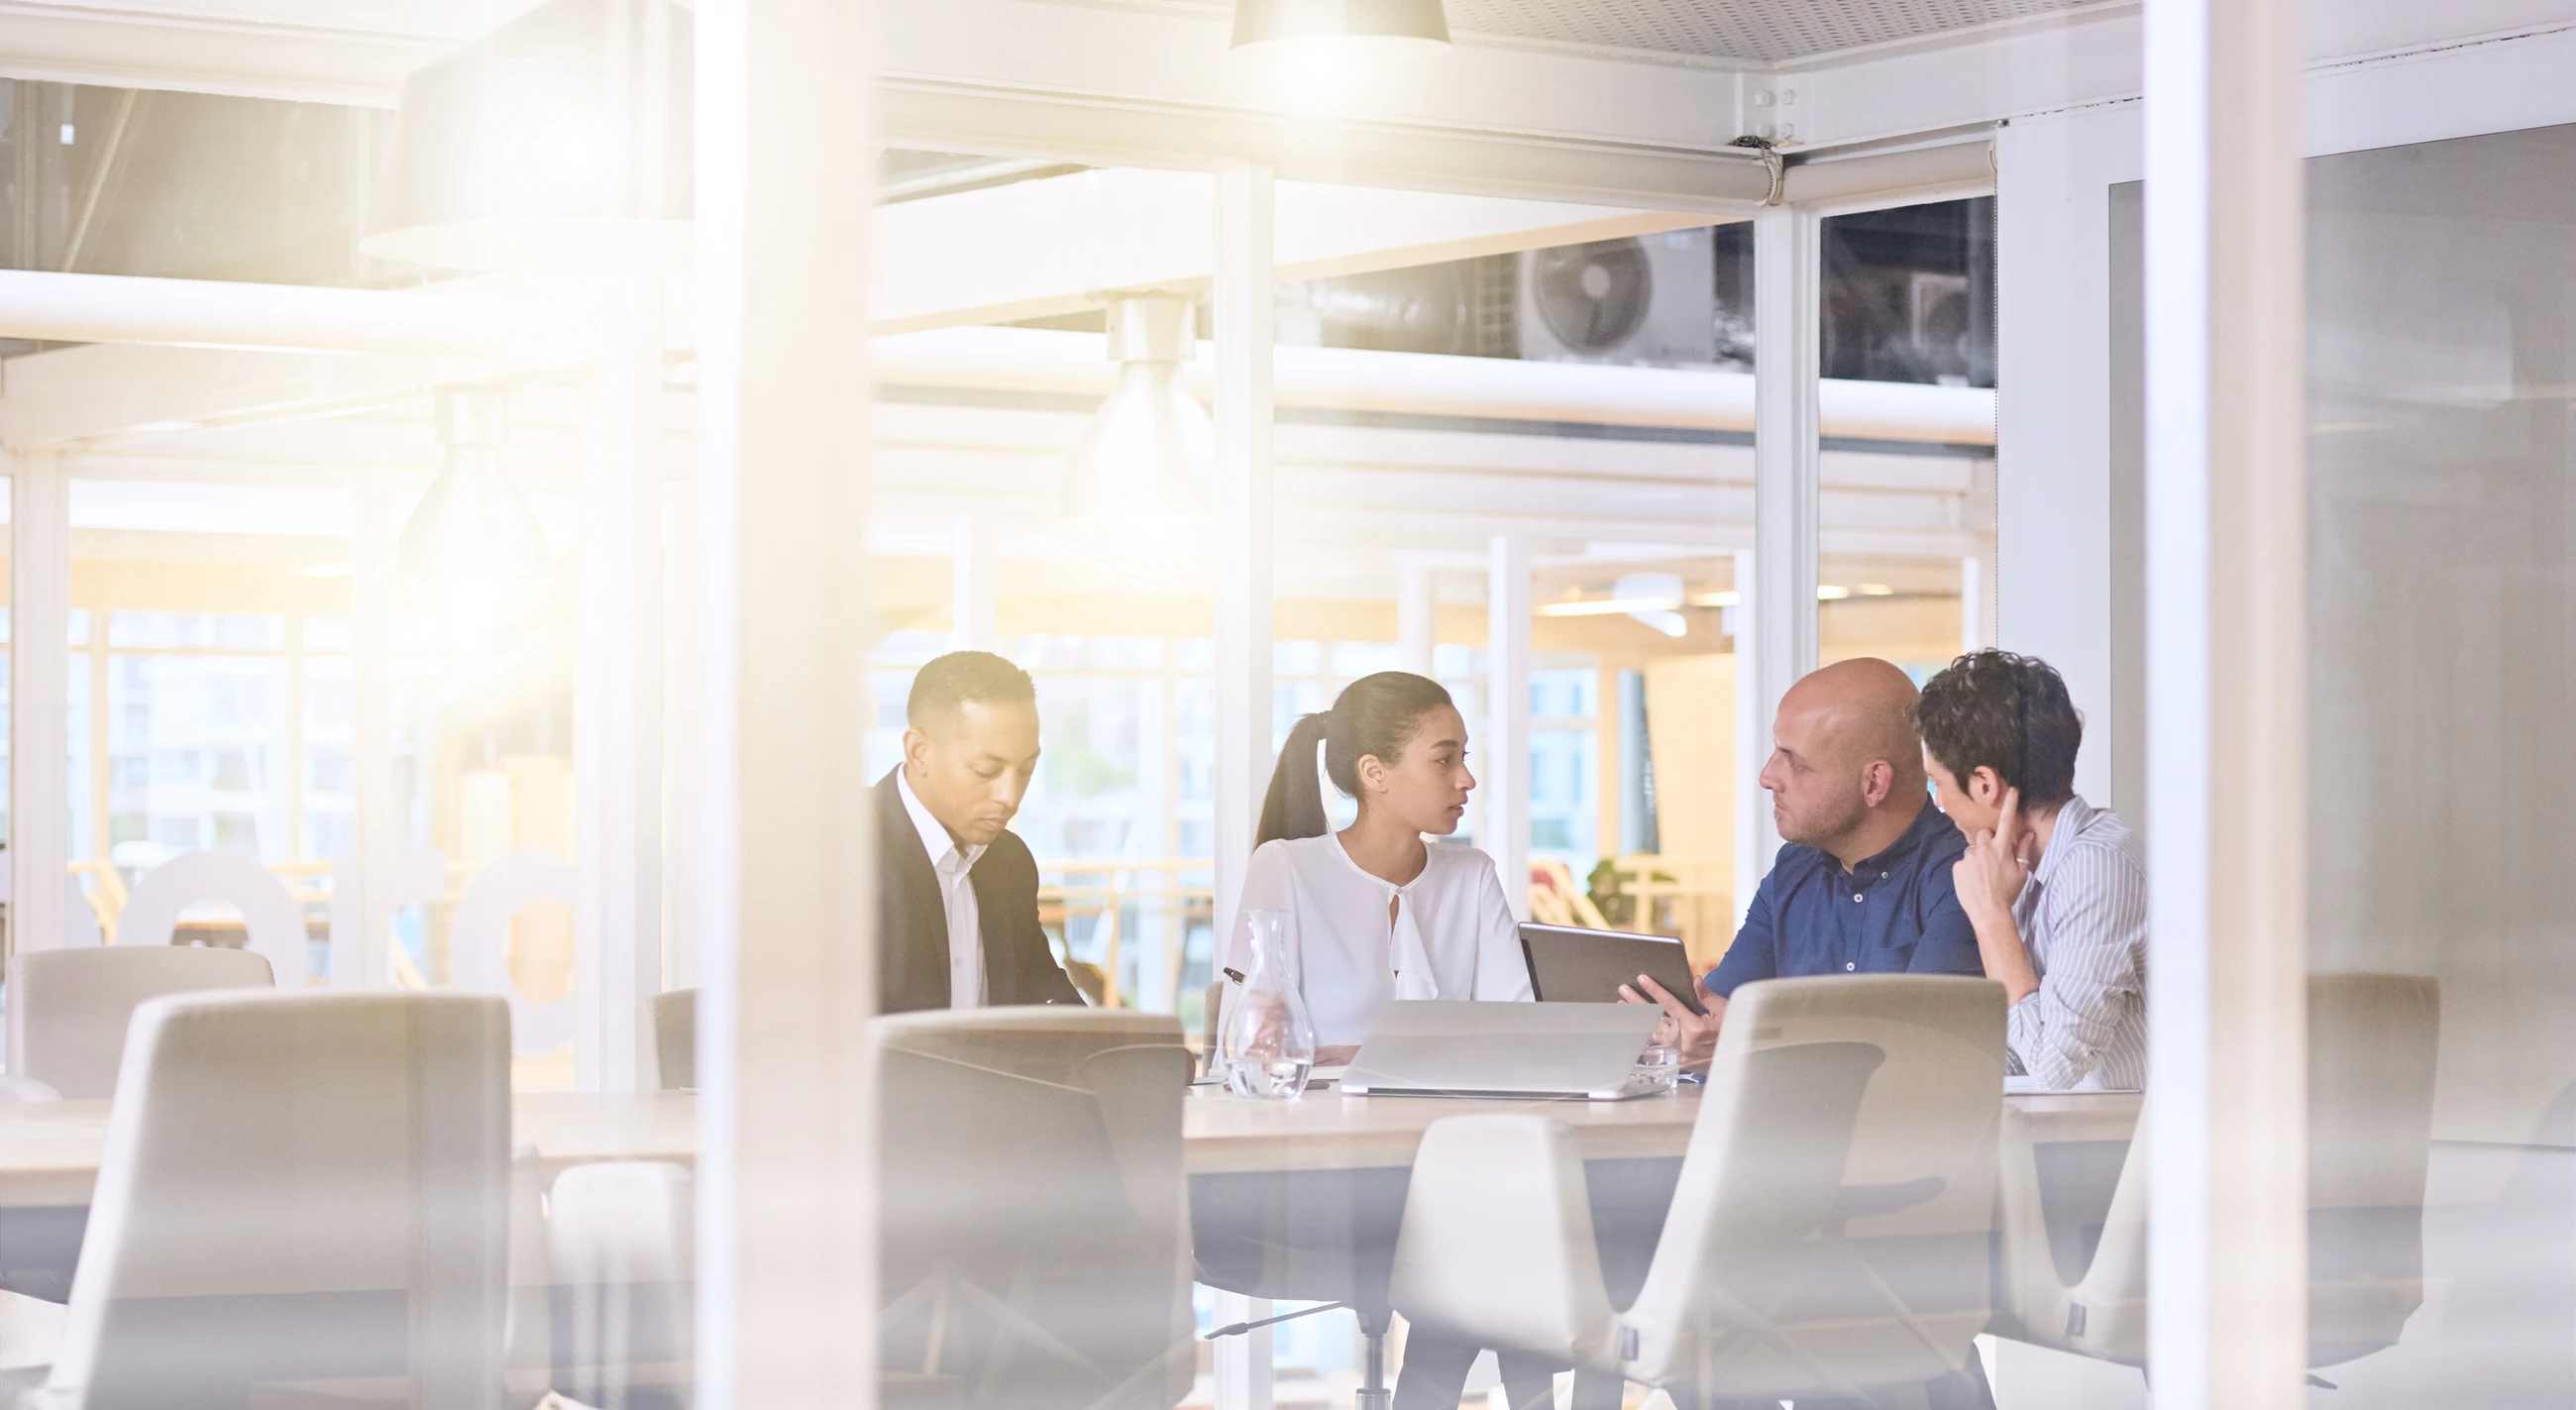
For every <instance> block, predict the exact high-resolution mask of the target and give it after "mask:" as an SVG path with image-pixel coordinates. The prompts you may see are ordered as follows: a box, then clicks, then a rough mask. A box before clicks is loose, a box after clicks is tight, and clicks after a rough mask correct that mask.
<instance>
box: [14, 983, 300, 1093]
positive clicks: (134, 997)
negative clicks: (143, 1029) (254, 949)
mask: <svg viewBox="0 0 2576 1410" xmlns="http://www.w3.org/2000/svg"><path fill="white" fill-rule="evenodd" d="M275 982H276V981H275V979H274V978H273V976H272V975H271V974H270V972H269V967H268V961H267V959H266V958H264V957H262V956H259V955H255V954H252V953H251V952H250V951H248V950H225V949H218V948H214V947H211V946H197V945H110V946H107V947H105V948H103V949H95V950H90V949H82V950H30V951H27V952H25V953H23V954H17V955H12V956H10V957H9V1016H8V1041H9V1071H10V1072H11V1073H12V1074H14V1075H16V1076H20V1077H32V1078H35V1079H36V1080H37V1081H40V1082H43V1083H46V1084H47V1085H49V1086H51V1087H52V1088H53V1089H54V1090H55V1091H57V1092H59V1093H61V1094H62V1095H63V1096H65V1097H67V1098H71V1099H73V1100H76V1101H77V1100H81V1099H84V1098H97V1097H105V1096H110V1095H113V1094H114V1093H115V1091H116V1074H117V1068H118V1065H119V1063H120V1062H121V1060H122V1058H123V1055H124V1052H125V1030H126V1025H127V1023H128V1021H129V1020H131V1019H132V1018H133V1017H134V1009H135V1006H136V1005H138V1004H141V1003H142V1002H144V1001H145V1000H147V999H157V998H159V997H161V996H162V995H164V994H187V993H196V992H199V991H201V990H207V989H267V988H271V987H273V986H274V984H275Z"/></svg>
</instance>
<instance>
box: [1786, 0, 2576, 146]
mask: <svg viewBox="0 0 2576 1410" xmlns="http://www.w3.org/2000/svg"><path fill="white" fill-rule="evenodd" d="M2309 9H2310V14H2309V17H2308V21H2307V29H2306V33H2305V34H2304V36H2303V51H2304V53H2305V55H2306V58H2305V60H2304V64H2303V66H2304V68H2305V69H2306V70H2307V72H2308V73H2309V74H2310V75H2311V77H2312V79H2313V77H2314V76H2315V75H2317V74H2319V73H2320V72H2322V71H2327V70H2340V69H2350V68H2353V67H2356V66H2362V67H2375V66H2380V65H2386V64H2394V63H2403V62H2407V61H2411V60H2413V59H2416V58H2419V57H2421V56H2424V55H2426V54H2429V53H2433V52H2435V51H2444V50H2451V49H2456V48H2459V47H2462V46H2463V45H2464V44H2480V45H2488V44H2513V43H2529V42H2536V41H2542V40H2546V39H2547V38H2549V37H2550V36H2552V35H2554V34H2558V33H2561V32H2563V31H2565V30H2567V29H2569V28H2570V27H2571V24H2576V16H2571V15H2570V14H2569V12H2568V9H2567V6H2566V4H2565V0H2459V3H2456V4H2449V3H2446V4H2441V5H2426V4H2422V3H2420V2H2419V0H2337V3H2335V4H2331V5H2312V6H2310V7H2309ZM2143 42H2144V31H2143V29H2142V27H2141V19H2140V11H2139V7H2138V5H2137V4H2136V3H2134V0H2114V3H2108V4H2093V5H2087V6H2083V7H2081V8H2077V9H2073V10H2069V11H2064V12H2061V13H2059V14H2054V15H2042V16H2034V17H2032V18H2029V19H2021V20H2011V21H2006V22H2003V23H2000V24H1993V25H1982V26H1978V27H1976V28H1974V29H1967V30H1958V31H1953V32H1951V33H1948V34H1943V35H1935V36H1932V37H1929V38H1925V39H1919V40H1910V41H1906V42H1903V43H1898V44H1888V45H1879V46H1875V47H1873V48H1870V49H1861V50H1844V51H1841V52H1838V53H1832V54H1820V55H1817V56H1815V57H1814V58H1810V59H1804V60H1800V61H1798V62H1796V63H1793V64H1786V65H1782V66H1781V68H1782V72H1781V73H1780V74H1778V75H1777V76H1776V77H1767V78H1766V79H1765V80H1764V82H1766V83H1770V84H1773V85H1777V86H1778V88H1779V89H1783V90H1794V91H1795V92H1796V94H1797V100H1796V102H1795V103H1794V104H1792V105H1791V108H1794V110H1795V111H1797V112H1798V113H1799V114H1800V115H1801V116H1800V120H1799V124H1798V141H1799V143H1800V145H1802V146H1805V147H1810V148H1813V147H1836V146H1849V145H1854V144H1862V143H1875V142H1897V141H1904V140H1907V139H1910V138H1915V137H1919V136H1921V135H1923V134H1927V133H1939V132H1949V131H1958V130H1962V129H1970V128H1982V127H1988V126H1991V125H1993V124H1995V123H1997V122H2004V121H2009V120H2012V119H2015V118H2023V117H2032V116H2037V115H2040V114H2043V113H2052V112H2062V111H2065V110H2068V109H2072V108H2083V107H2091V106H2095V105H2098V104H2103V103H2115V102H2125V101H2128V100H2131V99H2134V98H2136V97H2137V96H2138V94H2139V92H2140V91H2141V89H2142V88H2143V86H2144V83H2145V74H2144V71H2143V69H2142V68H2141V67H2140V56H2141V55H2142V54H2143V53H2144V49H2143V48H2142V45H2143ZM2414 101H2416V102H2418V103H2424V104H2430V103H2433V102H2435V101H2437V100H2436V98H2435V96H2434V95H2431V94H2425V95H2422V96H2420V97H2418V98H2416V99H2415V100H2414ZM1774 102H1775V107H1774V108H1773V109H1771V111H1773V112H1774V113H1786V112H1788V111H1790V110H1791V109H1790V108H1778V107H1776V102H1777V96H1776V91H1775V98H1774ZM2400 106H2403V104H2402V103H2401V104H2400Z"/></svg>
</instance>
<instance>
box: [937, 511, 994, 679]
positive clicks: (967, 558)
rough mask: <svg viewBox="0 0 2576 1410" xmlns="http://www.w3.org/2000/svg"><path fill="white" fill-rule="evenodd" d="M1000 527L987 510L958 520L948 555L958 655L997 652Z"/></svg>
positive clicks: (952, 623)
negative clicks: (952, 547) (954, 544)
mask: <svg viewBox="0 0 2576 1410" xmlns="http://www.w3.org/2000/svg"><path fill="white" fill-rule="evenodd" d="M1000 527H1001V526H1000V524H999V523H997V522H996V521H995V519H994V517H993V514H992V513H991V511H989V510H982V509H976V510H969V511H967V512H966V513H963V514H960V515H958V516H957V525H956V547H955V548H954V549H952V550H951V551H950V553H949V560H948V566H949V593H948V609H949V627H948V633H949V638H950V640H951V641H953V642H954V643H955V647H956V649H957V650H959V651H999V650H1001V640H1002V631H1001V627H1000V625H999V622H1000V605H999V603H1000V599H999V596H998V588H999V584H1000V582H1001V559H1000V554H999V553H998V551H997V543H996V541H997V540H998V539H999V538H1000V533H999V530H1000Z"/></svg>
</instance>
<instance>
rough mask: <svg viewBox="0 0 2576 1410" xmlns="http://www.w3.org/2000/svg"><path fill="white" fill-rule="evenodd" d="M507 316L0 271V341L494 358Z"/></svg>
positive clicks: (419, 301) (372, 297) (349, 294)
mask: <svg viewBox="0 0 2576 1410" xmlns="http://www.w3.org/2000/svg"><path fill="white" fill-rule="evenodd" d="M510 328H511V318H510V313H509V310H508V309H507V308H506V307H504V306H503V305H502V304H500V303H499V302H497V301H488V300H483V299H473V298H463V297H459V296H457V295H453V294H436V293H391V292H387V291H384V290H379V289H330V288H320V287H314V286H310V285H301V284H235V283H226V282H223V281H219V280H211V279H146V278H140V277H137V276H132V275H122V274H55V273H49V272H46V271H42V270H26V269H6V270H0V338H33V339H40V340H43V341H46V342H62V343H161V344H168V345H175V346H181V347H206V348H253V349H271V350H291V351H298V352H355V353H395V354H401V355H407V356H416V357H499V356H502V355H503V354H504V352H505V349H506V348H507V346H508V344H509V343H510V341H511V339H510Z"/></svg>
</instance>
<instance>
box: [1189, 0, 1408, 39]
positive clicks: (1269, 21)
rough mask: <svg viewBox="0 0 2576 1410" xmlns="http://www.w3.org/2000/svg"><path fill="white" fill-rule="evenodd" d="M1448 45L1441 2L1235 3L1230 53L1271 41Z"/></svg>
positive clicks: (1287, 0)
mask: <svg viewBox="0 0 2576 1410" xmlns="http://www.w3.org/2000/svg"><path fill="white" fill-rule="evenodd" d="M1308 39H1347V40H1360V41H1395V42H1399V43H1410V44H1412V45H1416V46H1420V47H1426V48H1427V47H1432V46H1437V45H1444V44H1447V43H1448V42H1449V16H1448V13H1447V12H1446V11H1445V10H1444V9H1443V8H1442V7H1441V0H1235V3H1234V47H1235V48H1237V49H1241V48H1244V47H1245V46H1247V45H1253V44H1267V43H1271V42H1273V41H1277V40H1308Z"/></svg>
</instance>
